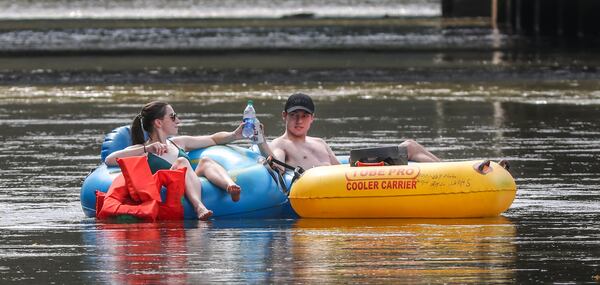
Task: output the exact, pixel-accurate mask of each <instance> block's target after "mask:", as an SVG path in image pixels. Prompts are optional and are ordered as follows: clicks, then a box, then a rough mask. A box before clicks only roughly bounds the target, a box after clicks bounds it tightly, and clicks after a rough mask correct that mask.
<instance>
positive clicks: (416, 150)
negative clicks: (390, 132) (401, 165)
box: [400, 140, 440, 162]
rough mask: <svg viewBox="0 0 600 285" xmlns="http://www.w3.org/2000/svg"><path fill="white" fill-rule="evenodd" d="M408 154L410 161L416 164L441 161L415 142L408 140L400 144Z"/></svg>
mask: <svg viewBox="0 0 600 285" xmlns="http://www.w3.org/2000/svg"><path fill="white" fill-rule="evenodd" d="M400 146H401V147H405V148H406V151H407V153H408V160H411V161H416V162H439V161H440V159H439V158H437V156H435V155H433V153H431V152H429V151H428V150H426V149H425V147H423V146H422V145H420V144H419V143H418V142H416V141H414V140H406V141H404V142H403V143H401V144H400Z"/></svg>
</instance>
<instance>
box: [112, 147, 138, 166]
mask: <svg viewBox="0 0 600 285" xmlns="http://www.w3.org/2000/svg"><path fill="white" fill-rule="evenodd" d="M145 154H146V150H144V145H143V144H136V145H132V146H129V147H127V148H125V149H122V150H118V151H115V152H113V153H111V154H110V155H108V156H107V157H106V158H105V159H104V163H106V165H108V166H117V165H118V164H117V158H122V157H130V156H139V155H145Z"/></svg>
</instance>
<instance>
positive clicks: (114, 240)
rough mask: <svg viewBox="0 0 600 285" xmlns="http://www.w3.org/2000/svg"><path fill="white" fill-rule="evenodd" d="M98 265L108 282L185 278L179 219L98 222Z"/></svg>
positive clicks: (183, 239)
mask: <svg viewBox="0 0 600 285" xmlns="http://www.w3.org/2000/svg"><path fill="white" fill-rule="evenodd" d="M95 234H96V238H95V241H96V243H97V244H96V245H97V249H98V252H99V253H100V254H99V257H98V264H97V265H98V267H99V268H97V269H100V271H101V272H103V274H102V276H103V277H105V278H106V279H107V280H106V281H108V282H109V283H112V284H149V283H152V284H156V283H161V282H164V280H168V282H169V283H173V284H182V283H185V280H186V279H187V274H186V270H185V268H186V267H187V255H188V254H187V245H186V233H185V229H184V227H183V222H170V223H161V224H158V223H134V224H110V223H103V224H98V226H97V231H96V232H95Z"/></svg>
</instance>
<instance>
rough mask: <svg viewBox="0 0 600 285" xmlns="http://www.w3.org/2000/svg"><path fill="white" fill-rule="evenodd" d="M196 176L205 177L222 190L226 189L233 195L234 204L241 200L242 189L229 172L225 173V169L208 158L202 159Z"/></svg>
mask: <svg viewBox="0 0 600 285" xmlns="http://www.w3.org/2000/svg"><path fill="white" fill-rule="evenodd" d="M196 175H198V176H204V177H206V179H208V181H210V182H212V183H214V184H215V185H217V186H218V187H220V188H221V189H225V190H226V191H227V193H229V195H231V200H232V201H233V202H237V201H239V200H240V195H241V194H242V188H241V187H240V186H239V185H237V184H236V183H235V182H233V179H231V177H230V176H229V174H228V173H227V171H225V168H223V166H221V165H220V164H218V163H217V162H216V161H214V160H212V159H210V158H208V157H203V158H201V159H200V161H199V162H198V166H197V167H196Z"/></svg>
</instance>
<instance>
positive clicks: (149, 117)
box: [131, 101, 169, 145]
mask: <svg viewBox="0 0 600 285" xmlns="http://www.w3.org/2000/svg"><path fill="white" fill-rule="evenodd" d="M167 105H169V104H168V103H166V102H162V101H153V102H150V103H148V104H146V105H145V106H144V108H142V111H141V112H140V113H139V114H138V115H137V116H136V117H135V118H133V122H132V123H131V142H132V143H133V144H134V145H135V144H143V143H144V142H145V141H146V138H145V137H144V131H146V132H148V134H151V133H152V132H154V125H153V124H152V123H153V122H154V120H156V119H160V118H162V117H164V116H165V113H166V108H167ZM142 127H143V128H144V129H143V130H142Z"/></svg>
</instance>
